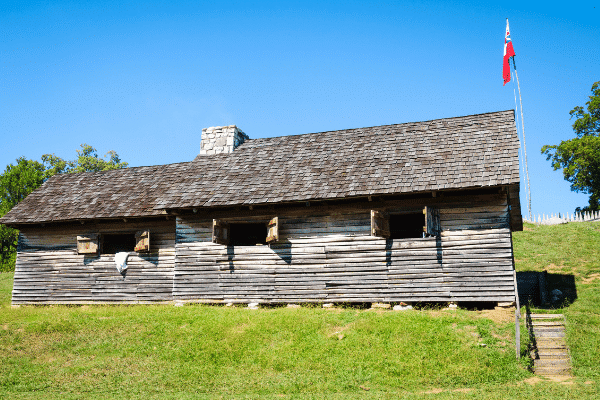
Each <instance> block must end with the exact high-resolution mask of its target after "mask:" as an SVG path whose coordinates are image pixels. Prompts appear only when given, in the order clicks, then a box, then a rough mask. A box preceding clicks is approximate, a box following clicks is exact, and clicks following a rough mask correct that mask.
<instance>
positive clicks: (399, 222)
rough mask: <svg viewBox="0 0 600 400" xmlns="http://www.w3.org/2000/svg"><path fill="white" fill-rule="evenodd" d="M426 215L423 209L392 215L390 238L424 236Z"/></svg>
mask: <svg viewBox="0 0 600 400" xmlns="http://www.w3.org/2000/svg"><path fill="white" fill-rule="evenodd" d="M424 224H425V217H424V215H423V212H422V211H419V212H415V213H407V214H395V215H390V238H391V239H408V238H422V237H423V226H424Z"/></svg>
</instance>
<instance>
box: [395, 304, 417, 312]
mask: <svg viewBox="0 0 600 400" xmlns="http://www.w3.org/2000/svg"><path fill="white" fill-rule="evenodd" d="M412 308H413V307H412V305H410V304H405V305H402V304H398V305H395V306H394V308H393V310H394V311H406V310H412Z"/></svg>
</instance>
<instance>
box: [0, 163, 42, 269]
mask: <svg viewBox="0 0 600 400" xmlns="http://www.w3.org/2000/svg"><path fill="white" fill-rule="evenodd" d="M44 170H45V168H44V166H43V165H42V164H41V163H39V162H38V161H32V160H28V159H26V158H25V157H20V158H18V159H17V165H13V164H8V166H7V167H6V169H5V170H4V173H3V174H2V175H0V217H2V216H3V215H4V214H6V213H7V212H9V211H10V209H11V208H13V207H14V206H15V205H17V203H18V202H20V201H21V200H23V199H24V198H25V197H26V196H27V195H28V194H29V193H31V192H33V191H34V190H35V189H36V188H38V187H39V186H40V185H41V184H42V183H43V182H44V179H45V177H44ZM18 235H19V232H18V231H17V230H16V229H13V228H9V227H8V226H5V225H2V224H0V272H2V271H9V270H13V269H14V258H15V254H16V249H17V238H18Z"/></svg>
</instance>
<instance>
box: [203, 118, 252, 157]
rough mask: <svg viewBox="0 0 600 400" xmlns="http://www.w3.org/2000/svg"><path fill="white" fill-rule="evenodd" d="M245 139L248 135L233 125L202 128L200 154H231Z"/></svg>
mask: <svg viewBox="0 0 600 400" xmlns="http://www.w3.org/2000/svg"><path fill="white" fill-rule="evenodd" d="M246 139H249V137H248V135H246V134H245V133H244V132H242V131H241V130H240V129H238V127H237V126H235V125H229V126H213V127H210V128H203V129H202V139H201V141H200V154H201V155H202V154H207V155H211V154H219V153H232V152H233V150H235V148H236V147H238V146H239V145H240V144H242V143H244V141H245V140H246Z"/></svg>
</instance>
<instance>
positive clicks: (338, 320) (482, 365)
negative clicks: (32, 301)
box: [0, 223, 600, 399]
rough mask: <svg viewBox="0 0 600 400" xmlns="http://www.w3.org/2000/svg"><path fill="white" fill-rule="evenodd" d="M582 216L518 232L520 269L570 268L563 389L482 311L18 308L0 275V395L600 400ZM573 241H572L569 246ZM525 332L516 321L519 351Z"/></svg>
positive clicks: (587, 234)
mask: <svg viewBox="0 0 600 400" xmlns="http://www.w3.org/2000/svg"><path fill="white" fill-rule="evenodd" d="M590 225H592V224H589V223H588V224H569V225H567V226H558V227H533V226H530V225H527V228H528V229H530V230H527V231H525V232H518V233H515V235H514V237H515V254H516V255H517V256H516V258H517V259H518V262H517V267H518V268H519V269H529V270H542V269H544V268H547V267H548V265H556V266H559V267H565V268H569V269H568V270H565V271H562V270H561V271H554V272H555V273H556V274H558V275H560V274H573V276H574V277H575V283H576V288H577V299H576V300H575V301H574V302H573V303H569V304H566V305H565V307H564V308H562V309H559V310H556V312H563V313H565V315H567V320H568V326H567V330H568V341H569V345H570V347H571V352H572V356H573V362H574V373H575V376H576V377H575V379H574V380H573V381H572V382H571V384H568V385H566V384H560V383H555V382H550V381H539V382H537V383H534V382H533V381H532V380H531V379H532V377H533V375H532V374H531V373H530V372H528V371H527V369H526V367H525V366H526V363H527V359H526V358H522V359H521V360H520V361H519V362H517V361H516V360H515V357H514V324H513V323H511V322H510V319H508V320H504V321H498V322H493V321H492V320H491V319H488V318H486V315H487V314H485V313H482V312H473V311H466V310H456V311H443V310H435V309H433V310H418V311H417V310H413V311H408V312H393V311H382V312H374V311H369V310H361V309H353V308H345V309H336V310H326V309H322V308H317V307H303V308H300V309H290V308H270V309H260V310H248V309H244V308H226V307H215V306H202V305H187V306H184V307H174V306H172V305H151V306H148V305H140V306H46V307H33V306H27V307H18V308H15V307H11V306H10V291H11V288H12V277H13V274H12V273H2V274H0V398H11V399H12V398H15V399H19V398H50V399H53V398H56V399H59V398H60V399H80V398H81V399H83V398H86V399H87V398H117V397H118V398H145V399H149V398H177V399H179V398H181V399H192V398H224V399H229V398H277V399H279V398H315V399H321V398H334V399H336V398H337V399H346V398H382V399H396V398H408V399H417V398H436V399H482V398H484V399H510V398H523V399H545V398H548V399H563V398H577V399H581V398H589V399H594V398H598V395H599V393H600V376H599V374H598V371H599V367H598V360H600V353H599V351H600V350H599V349H600V342H599V338H600V331H599V327H600V314H599V313H598V305H600V279H594V277H595V275H594V273H595V272H594V271H596V270H597V269H598V264H597V263H598V261H597V260H598V259H599V258H597V257H596V256H597V251H598V250H596V249H595V247H594V246H593V243H594V241H595V242H596V243H598V241H597V239H596V236H594V235H597V234H598V230H597V229H596V225H594V227H593V228H590V227H589V226H590ZM532 242H534V243H536V245H535V246H532V245H531V243H532ZM573 243H577V246H579V248H578V249H579V250H578V251H575V252H574V253H573V255H568V254H567V253H566V249H565V247H568V246H572V245H573ZM580 252H584V255H581V253H580ZM539 254H543V256H540V255H539ZM594 257H596V258H594ZM594 260H595V261H594ZM544 264H546V265H544ZM552 268H554V267H552ZM525 339H526V338H525V332H524V330H523V335H522V342H523V343H522V348H523V350H524V349H525V346H526V343H525V341H526V340H525Z"/></svg>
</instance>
